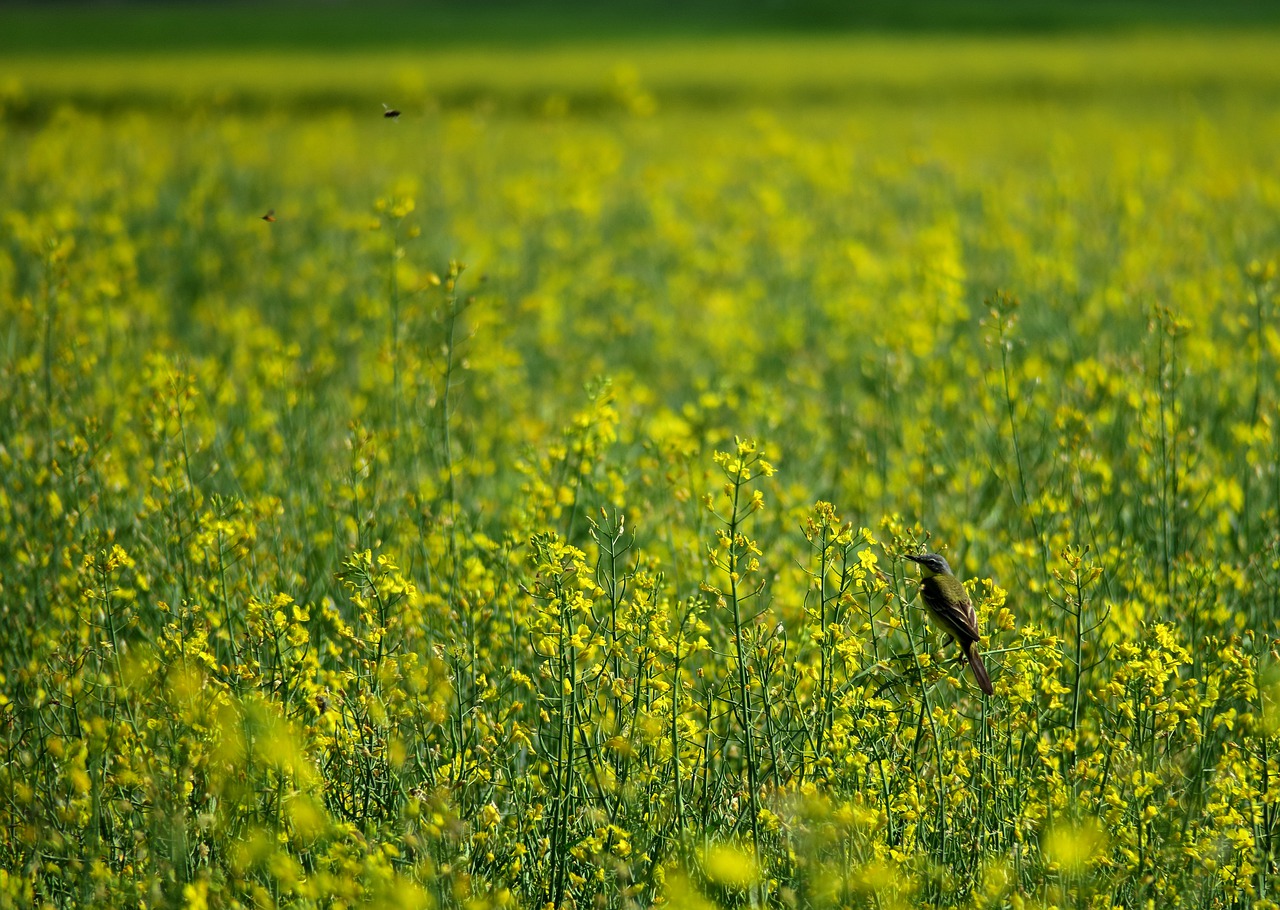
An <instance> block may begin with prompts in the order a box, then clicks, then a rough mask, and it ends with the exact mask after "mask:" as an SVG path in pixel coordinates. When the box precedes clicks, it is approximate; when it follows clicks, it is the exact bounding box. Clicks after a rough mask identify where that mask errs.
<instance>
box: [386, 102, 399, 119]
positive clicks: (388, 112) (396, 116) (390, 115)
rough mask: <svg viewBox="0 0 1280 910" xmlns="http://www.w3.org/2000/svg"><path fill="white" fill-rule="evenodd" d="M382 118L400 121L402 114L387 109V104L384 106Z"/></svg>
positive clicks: (389, 108) (392, 109) (391, 108)
mask: <svg viewBox="0 0 1280 910" xmlns="http://www.w3.org/2000/svg"><path fill="white" fill-rule="evenodd" d="M382 116H384V117H386V118H387V119H388V120H398V119H400V112H399V111H398V110H396V109H395V108H393V107H387V106H386V104H383V105H382Z"/></svg>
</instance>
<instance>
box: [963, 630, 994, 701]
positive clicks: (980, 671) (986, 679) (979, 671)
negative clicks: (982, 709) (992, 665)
mask: <svg viewBox="0 0 1280 910" xmlns="http://www.w3.org/2000/svg"><path fill="white" fill-rule="evenodd" d="M969 663H970V664H971V665H972V666H973V676H974V678H975V679H976V680H978V685H979V686H981V687H982V691H983V692H985V693H987V694H988V695H992V694H994V693H995V689H993V688H991V677H990V676H988V675H987V665H986V664H984V663H983V662H982V655H981V654H979V653H978V643H977V642H976V641H971V642H969Z"/></svg>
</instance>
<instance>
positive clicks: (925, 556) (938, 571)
mask: <svg viewBox="0 0 1280 910" xmlns="http://www.w3.org/2000/svg"><path fill="white" fill-rule="evenodd" d="M907 559H909V560H911V561H912V562H914V563H917V564H918V565H919V566H920V571H921V574H923V575H924V577H925V578H928V577H929V576H930V575H950V574H951V566H949V565H947V561H946V560H945V559H943V558H942V557H941V556H939V555H938V554H937V553H921V554H920V555H919V556H912V555H910V554H907Z"/></svg>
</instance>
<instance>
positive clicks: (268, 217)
mask: <svg viewBox="0 0 1280 910" xmlns="http://www.w3.org/2000/svg"><path fill="white" fill-rule="evenodd" d="M262 220H263V221H275V220H276V210H275V209H267V214H265V215H263V216H262Z"/></svg>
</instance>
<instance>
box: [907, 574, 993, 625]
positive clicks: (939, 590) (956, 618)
mask: <svg viewBox="0 0 1280 910" xmlns="http://www.w3.org/2000/svg"><path fill="white" fill-rule="evenodd" d="M921 591H922V593H923V594H924V598H925V602H926V603H927V604H928V605H929V607H930V609H931V610H932V611H933V612H934V613H935V614H937V615H939V618H940V619H942V620H943V621H944V622H945V623H946V624H947V625H951V626H954V627H955V628H956V630H957V631H959V632H960V633H962V634H963V636H964V638H966V639H969V640H970V641H978V640H979V639H981V638H982V634H981V633H980V632H979V631H978V612H977V611H976V610H974V608H973V601H971V600H969V592H968V591H966V590H965V589H964V585H963V584H961V583H960V579H958V578H956V577H955V576H954V575H934V576H933V577H931V578H926V579H925V580H924V582H923V584H922V585H921ZM953 634H954V633H953Z"/></svg>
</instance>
